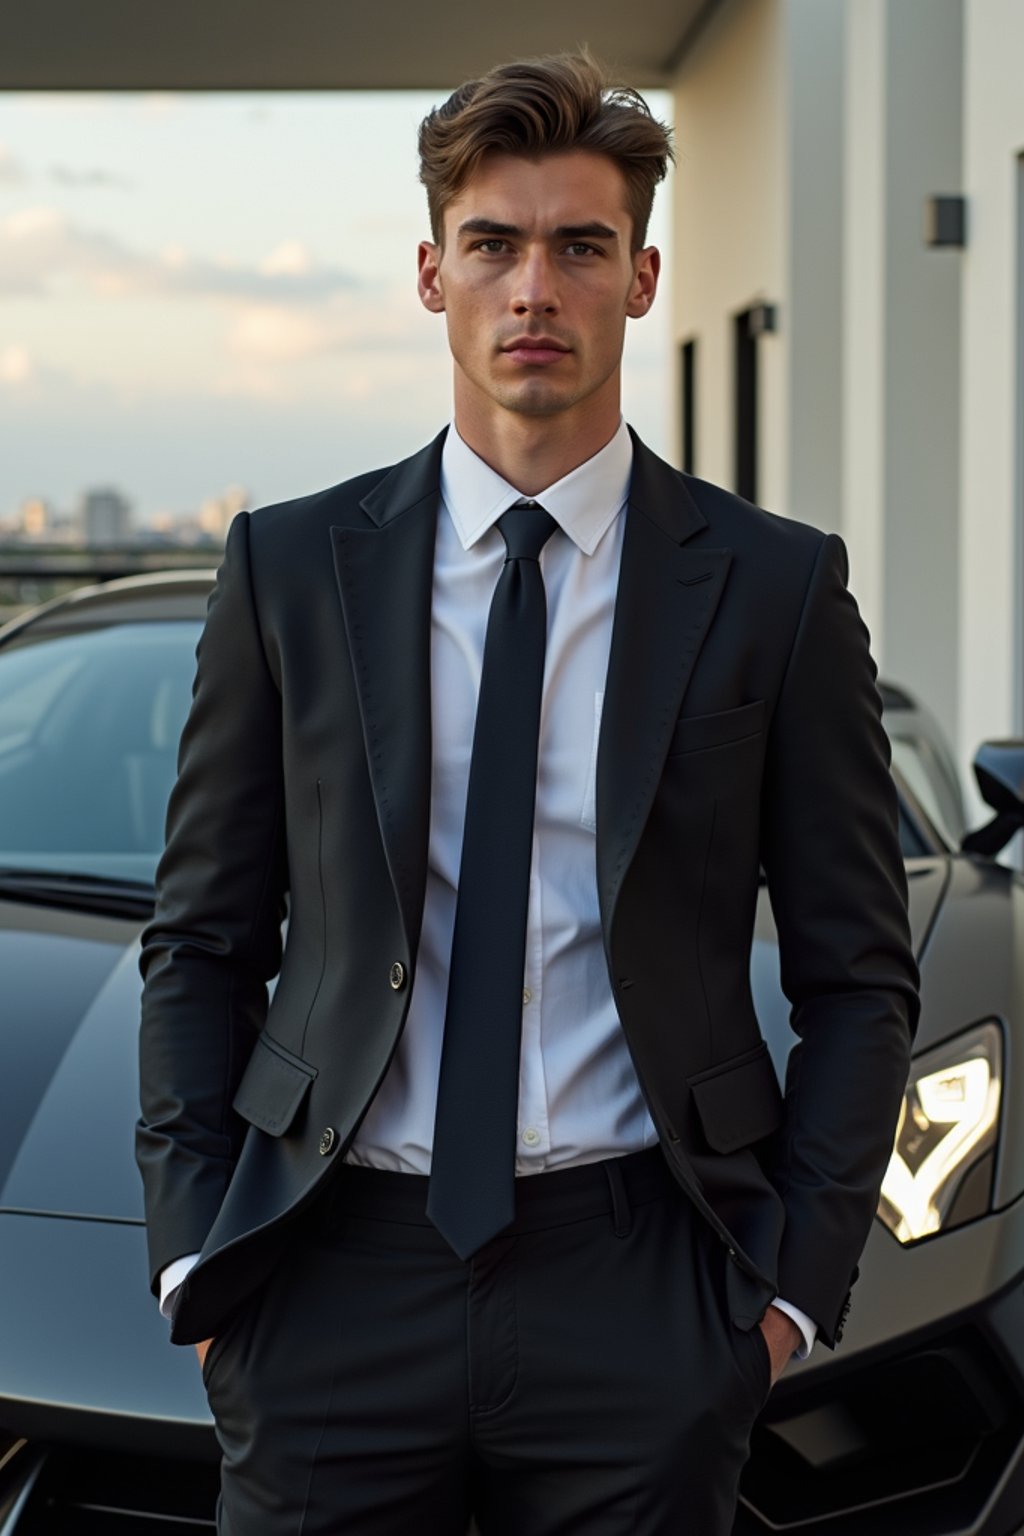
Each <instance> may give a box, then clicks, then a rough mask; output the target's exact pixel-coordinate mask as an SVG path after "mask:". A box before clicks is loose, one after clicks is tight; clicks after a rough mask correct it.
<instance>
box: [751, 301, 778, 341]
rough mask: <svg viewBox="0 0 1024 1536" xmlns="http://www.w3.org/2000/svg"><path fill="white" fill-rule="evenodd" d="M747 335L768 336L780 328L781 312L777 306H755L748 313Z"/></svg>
mask: <svg viewBox="0 0 1024 1536" xmlns="http://www.w3.org/2000/svg"><path fill="white" fill-rule="evenodd" d="M746 322H747V335H748V336H767V335H768V334H769V333H770V332H773V331H777V330H778V328H779V311H778V305H776V304H754V305H752V306H751V308H750V309H748V310H747V313H746Z"/></svg>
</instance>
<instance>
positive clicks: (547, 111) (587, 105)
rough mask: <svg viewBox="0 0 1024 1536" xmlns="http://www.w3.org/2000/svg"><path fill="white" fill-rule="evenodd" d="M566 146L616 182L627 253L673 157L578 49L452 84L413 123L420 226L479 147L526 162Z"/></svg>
mask: <svg viewBox="0 0 1024 1536" xmlns="http://www.w3.org/2000/svg"><path fill="white" fill-rule="evenodd" d="M569 149H589V150H592V151H596V152H597V153H598V154H602V155H607V156H608V158H609V159H610V160H613V161H614V162H615V164H616V165H617V166H618V167H619V170H620V171H621V172H622V174H623V176H624V177H625V180H626V207H627V210H628V212H629V214H630V215H631V217H632V220H633V249H634V250H639V249H640V247H641V246H642V245H643V243H644V241H645V239H646V237H647V224H648V221H649V219H650V217H651V206H652V204H653V202H654V189H655V187H656V186H657V184H658V182H659V181H661V180H662V179H663V178H664V176H665V172H666V171H667V169H668V162H669V160H671V159H673V158H674V157H673V153H672V131H671V129H670V128H668V127H667V126H666V124H664V123H660V122H658V120H657V118H655V117H654V116H653V115H652V113H651V109H650V108H649V107H648V105H647V103H646V101H644V99H643V97H642V96H641V95H640V93H639V92H638V91H635V90H633V89H632V87H630V86H624V85H614V84H613V83H612V82H611V81H610V80H609V77H608V75H607V73H606V71H605V70H604V69H603V67H602V66H601V65H600V64H599V63H598V62H597V60H596V59H594V58H593V56H592V55H591V54H590V53H589V52H588V51H587V50H586V49H583V50H581V52H579V53H558V54H551V55H549V56H548V57H546V58H539V59H520V60H517V61H516V62H515V63H512V64H501V65H499V66H498V67H497V68H496V69H492V70H489V71H488V73H487V74H486V75H484V76H482V78H481V79H479V80H469V81H467V82H466V84H465V85H460V86H459V88H458V90H457V91H454V92H453V93H452V95H451V96H449V98H448V100H447V101H446V102H444V103H443V105H442V106H440V107H435V108H434V110H433V111H432V112H430V113H428V114H427V116H426V117H425V118H424V119H423V121H422V123H421V124H420V131H419V152H420V181H422V183H423V185H424V186H425V187H426V189H427V206H428V208H429V211H430V228H431V232H432V234H433V238H434V240H435V242H436V243H438V244H441V243H442V242H443V238H444V211H445V209H446V208H447V206H448V204H449V203H450V202H451V201H452V200H453V198H455V197H456V196H457V195H458V193H459V192H460V191H461V189H462V188H463V187H464V186H465V184H466V182H467V181H468V180H469V178H470V176H472V174H473V172H474V171H475V169H476V167H477V165H478V163H479V161H480V158H481V156H483V155H485V154H486V153H487V152H488V151H489V150H493V151H498V152H499V153H503V154H512V155H524V156H527V157H528V158H531V159H533V158H536V157H538V156H540V155H546V154H555V153H558V152H559V151H564V150H569Z"/></svg>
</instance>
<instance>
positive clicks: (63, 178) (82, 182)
mask: <svg viewBox="0 0 1024 1536" xmlns="http://www.w3.org/2000/svg"><path fill="white" fill-rule="evenodd" d="M49 176H50V180H51V181H55V182H57V183H58V185H60V186H62V187H122V188H124V189H125V190H127V189H128V188H130V187H133V186H134V185H135V183H134V182H133V181H131V180H130V179H129V178H128V177H127V176H118V175H116V174H115V173H114V172H113V171H105V170H103V168H102V167H101V166H94V167H87V168H83V169H82V170H75V169H74V167H72V166H70V165H51V166H50V169H49Z"/></svg>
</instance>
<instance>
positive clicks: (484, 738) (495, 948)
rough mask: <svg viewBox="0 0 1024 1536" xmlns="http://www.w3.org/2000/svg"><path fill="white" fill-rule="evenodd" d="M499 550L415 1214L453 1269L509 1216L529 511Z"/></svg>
mask: <svg viewBox="0 0 1024 1536" xmlns="http://www.w3.org/2000/svg"><path fill="white" fill-rule="evenodd" d="M498 528H499V529H500V531H501V535H502V537H503V538H504V540H505V547H506V550H507V554H506V558H505V564H504V566H503V567H502V571H501V575H500V577H499V578H498V585H497V586H496V587H495V589H494V597H493V598H492V600H491V610H490V613H489V615H488V618H487V636H486V639H485V641H484V657H483V669H482V672H481V677H480V697H479V700H478V702H477V710H476V728H475V730H474V732H473V755H472V757H471V759H470V765H469V789H468V793H467V796H466V821H465V830H464V833H463V842H462V862H461V865H460V868H459V892H458V899H457V901H456V906H455V933H454V937H453V940H452V958H451V969H450V972H449V978H448V1005H447V1009H446V1012H445V1021H444V1044H443V1046H442V1051H441V1077H440V1081H439V1083H438V1090H437V1111H436V1115H435V1119H434V1144H433V1152H432V1155H431V1165H430V1186H429V1190H428V1195H427V1215H428V1216H429V1217H430V1219H431V1221H432V1222H433V1223H434V1225H435V1226H436V1227H437V1229H438V1230H439V1231H440V1232H441V1234H442V1236H443V1237H444V1238H445V1239H446V1240H447V1242H448V1243H450V1245H451V1247H452V1248H453V1249H454V1250H455V1252H456V1253H457V1254H458V1256H459V1258H460V1259H466V1258H468V1257H469V1256H470V1254H473V1253H475V1252H476V1251H477V1249H478V1248H481V1247H482V1246H483V1244H484V1243H486V1242H487V1241H488V1240H489V1239H490V1238H492V1237H494V1236H495V1235H496V1234H497V1233H498V1232H500V1231H501V1230H502V1228H503V1227H506V1226H507V1225H508V1224H509V1222H510V1221H511V1220H512V1218H513V1216H514V1215H515V1143H516V1114H517V1110H518V1105H519V1042H520V1034H521V1029H522V1013H523V967H524V961H525V956H526V912H527V904H528V901H529V894H530V856H531V851H532V846H533V812H534V804H535V801H536V796H537V737H538V730H539V725H540V702H541V688H542V684H543V681H544V649H545V644H546V639H547V604H546V602H545V598H544V579H543V577H542V576H541V571H540V565H539V563H538V562H539V557H540V552H541V550H542V549H543V547H544V544H545V542H546V541H547V539H548V538H550V536H551V534H552V532H553V531H554V528H555V521H554V519H553V518H552V517H551V516H550V514H549V513H547V512H545V511H544V509H543V507H539V506H538V505H537V504H536V502H518V503H517V504H516V505H515V506H514V507H510V508H509V510H508V511H507V512H506V513H505V514H504V516H503V517H501V518H499V519H498Z"/></svg>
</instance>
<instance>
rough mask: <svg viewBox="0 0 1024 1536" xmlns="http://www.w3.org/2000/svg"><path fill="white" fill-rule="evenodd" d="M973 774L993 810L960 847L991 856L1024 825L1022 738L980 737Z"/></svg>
mask: <svg viewBox="0 0 1024 1536" xmlns="http://www.w3.org/2000/svg"><path fill="white" fill-rule="evenodd" d="M974 777H975V778H976V779H977V781H978V788H979V789H980V790H981V794H982V798H983V799H984V801H985V803H986V805H990V806H991V807H992V809H993V810H994V811H995V813H996V814H995V816H994V817H993V819H992V820H991V821H990V822H988V823H986V825H985V826H983V827H979V828H978V829H977V831H975V832H969V833H968V834H967V836H966V837H965V838H964V840H963V844H962V847H963V851H964V852H965V853H983V854H987V855H988V856H989V857H990V858H991V857H992V856H993V855H994V854H997V853H998V852H999V850H1000V849H1001V848H1005V846H1006V844H1007V843H1008V842H1009V841H1010V838H1011V837H1012V836H1013V834H1014V833H1015V832H1016V831H1017V830H1018V828H1020V827H1024V741H1022V740H1021V739H1020V738H1011V739H1008V740H1006V741H983V742H982V744H981V746H980V747H979V748H978V750H977V752H976V753H975V754H974Z"/></svg>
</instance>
